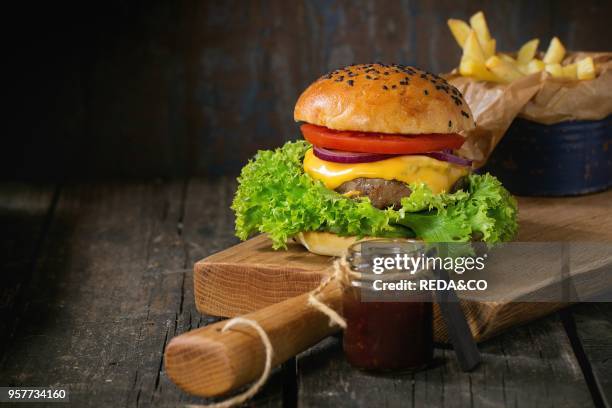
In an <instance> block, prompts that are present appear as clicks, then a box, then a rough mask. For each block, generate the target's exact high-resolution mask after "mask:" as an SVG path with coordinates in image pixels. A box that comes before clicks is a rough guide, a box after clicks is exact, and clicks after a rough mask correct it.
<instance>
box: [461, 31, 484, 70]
mask: <svg viewBox="0 0 612 408" xmlns="http://www.w3.org/2000/svg"><path fill="white" fill-rule="evenodd" d="M462 58H467V59H470V60H473V61H476V62H480V63H481V64H484V63H485V61H486V59H485V55H484V52H483V51H482V47H481V46H480V43H479V42H478V37H477V36H476V32H475V31H474V30H470V33H469V34H468V37H467V39H466V40H465V44H464V45H463V57H462Z"/></svg>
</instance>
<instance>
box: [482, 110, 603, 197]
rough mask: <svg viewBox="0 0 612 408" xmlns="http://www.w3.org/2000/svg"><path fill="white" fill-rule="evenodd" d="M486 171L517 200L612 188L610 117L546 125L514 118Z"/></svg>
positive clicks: (585, 192) (490, 159)
mask: <svg viewBox="0 0 612 408" xmlns="http://www.w3.org/2000/svg"><path fill="white" fill-rule="evenodd" d="M485 170H486V171H489V172H490V173H491V174H494V175H495V176H497V177H498V178H499V179H500V180H501V182H502V183H503V184H504V186H506V188H508V190H510V192H512V193H513V194H517V195H526V196H570V195H579V194H587V193H593V192H596V191H601V190H605V189H607V188H609V187H610V186H612V116H608V117H607V118H605V119H602V120H595V121H590V120H585V121H573V122H561V123H557V124H554V125H542V124H539V123H535V122H531V121H528V120H525V119H516V120H514V122H512V125H511V126H510V128H509V129H508V131H507V132H506V135H505V136H504V137H503V139H502V140H501V142H500V143H499V144H498V145H497V147H496V148H495V150H494V151H493V153H492V155H491V157H490V158H489V161H488V162H487V165H486V166H485Z"/></svg>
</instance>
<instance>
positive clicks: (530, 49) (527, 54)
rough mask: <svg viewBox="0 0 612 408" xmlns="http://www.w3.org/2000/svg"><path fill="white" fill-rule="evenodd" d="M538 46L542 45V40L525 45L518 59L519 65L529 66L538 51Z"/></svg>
mask: <svg viewBox="0 0 612 408" xmlns="http://www.w3.org/2000/svg"><path fill="white" fill-rule="evenodd" d="M538 45H540V40H539V39H538V38H534V39H533V40H530V41H527V42H526V43H525V44H523V46H522V47H521V49H520V50H519V52H518V55H517V57H516V61H517V62H518V63H519V65H527V64H529V62H530V61H531V60H532V59H533V58H534V57H535V54H536V52H537V51H538Z"/></svg>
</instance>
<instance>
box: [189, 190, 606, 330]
mask: <svg viewBox="0 0 612 408" xmlns="http://www.w3.org/2000/svg"><path fill="white" fill-rule="evenodd" d="M519 225H520V231H519V236H518V238H517V241H523V242H548V241H568V242H569V241H572V242H583V241H591V242H600V243H603V244H602V245H604V247H605V248H606V250H607V249H609V255H610V256H609V258H606V259H603V260H602V259H601V256H600V255H601V254H600V253H599V252H598V253H597V254H596V255H597V257H596V258H597V259H596V260H594V261H591V260H590V258H589V256H580V257H573V258H577V259H574V260H573V262H574V264H573V265H572V274H582V275H581V276H587V275H588V276H589V277H593V276H594V277H595V278H596V279H597V282H602V281H606V279H605V278H603V279H602V276H603V275H602V274H608V273H612V191H608V192H604V193H599V194H592V195H588V196H583V197H569V198H519ZM608 243H610V245H608ZM597 251H600V249H597ZM332 262H333V259H332V258H329V257H324V256H319V255H314V254H311V253H309V252H308V251H306V250H305V249H304V248H303V247H302V246H301V245H298V244H289V248H288V249H287V250H286V251H282V250H281V251H274V250H273V249H272V248H271V247H270V242H269V240H268V239H267V238H266V237H265V236H264V235H260V236H257V237H255V238H252V239H250V240H248V241H246V242H243V243H241V244H238V245H235V246H233V247H231V248H228V249H226V250H224V251H221V252H219V253H216V254H214V255H211V256H209V257H208V258H206V259H203V260H201V261H199V262H198V263H196V265H195V267H194V291H195V301H196V306H197V308H198V310H199V311H200V312H201V313H205V314H209V315H215V316H224V317H233V316H238V315H241V314H245V313H249V312H252V311H255V310H258V309H261V308H263V307H265V306H268V305H270V304H273V303H277V302H280V301H282V300H285V299H287V298H290V297H294V296H297V295H300V294H302V293H304V292H307V291H310V290H312V289H314V288H315V287H316V286H317V285H318V284H319V282H320V281H321V279H323V278H324V277H325V276H327V275H329V274H330V273H331V272H332ZM544 266H546V267H547V268H548V269H550V265H549V264H547V265H544V264H542V265H537V264H535V265H533V267H532V268H522V269H519V270H516V268H515V269H514V270H511V271H510V272H509V274H508V279H509V281H510V280H512V279H513V276H516V275H512V274H517V273H529V274H531V275H533V274H534V273H535V274H536V276H540V275H542V274H544V275H542V277H541V279H540V278H538V279H540V281H539V282H533V284H531V283H529V282H530V281H529V280H527V279H522V280H523V281H524V282H526V283H524V284H522V286H519V287H513V291H512V294H511V296H507V297H506V298H507V299H504V300H503V301H495V302H493V301H487V300H470V301H464V302H463V308H464V311H465V312H466V315H467V318H468V322H469V324H470V328H471V330H472V333H473V335H474V337H475V338H476V340H477V341H480V340H484V339H487V338H489V337H491V336H493V335H495V334H497V333H499V332H500V331H502V330H503V329H505V328H508V327H511V326H514V325H517V324H521V323H524V322H527V321H530V320H533V319H536V318H538V317H541V316H544V315H546V314H548V313H551V312H553V311H555V310H558V309H559V308H561V307H563V306H564V305H566V303H558V302H546V303H543V302H539V303H533V302H528V301H524V299H529V298H530V295H533V294H534V293H535V291H536V290H542V289H543V287H544V286H546V285H548V286H547V287H546V288H549V289H550V288H551V287H552V286H551V285H555V284H557V285H558V284H559V282H556V283H555V282H553V281H551V280H550V279H548V278H547V276H546V275H545V274H551V273H552V274H553V275H554V276H557V271H552V272H551V271H544V270H542V271H541V270H540V269H538V268H544ZM527 269H531V270H527ZM606 276H607V275H606ZM582 281H584V282H587V284H586V286H585V287H583V288H581V289H580V291H581V296H583V297H582V298H584V297H585V296H594V295H598V294H600V293H602V292H604V291H606V290H608V289H610V288H608V287H606V286H605V285H603V286H602V285H600V284H596V285H593V284H590V285H589V284H588V282H593V279H582V280H581V282H582ZM607 281H608V282H611V283H612V279H608V280H607ZM528 283H529V284H528ZM554 289H555V288H553V290H554ZM508 297H510V299H508ZM434 312H435V322H434V328H435V329H434V330H435V337H436V340H437V341H440V342H445V341H446V330H445V327H444V324H443V322H442V320H441V318H440V316H439V314H438V311H437V308H435V309H434Z"/></svg>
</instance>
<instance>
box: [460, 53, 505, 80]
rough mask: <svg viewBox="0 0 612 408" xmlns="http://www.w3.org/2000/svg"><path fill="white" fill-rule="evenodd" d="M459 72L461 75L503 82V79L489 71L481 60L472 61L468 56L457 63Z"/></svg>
mask: <svg viewBox="0 0 612 408" xmlns="http://www.w3.org/2000/svg"><path fill="white" fill-rule="evenodd" d="M459 73H460V74H461V75H463V76H467V77H472V78H475V79H478V80H480V81H489V82H499V83H503V82H505V81H504V80H503V79H501V78H499V77H498V76H497V75H495V74H494V73H492V72H491V71H489V70H488V69H487V67H486V66H485V64H483V63H482V62H478V61H474V60H471V59H468V58H464V59H462V60H461V64H460V65H459Z"/></svg>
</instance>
